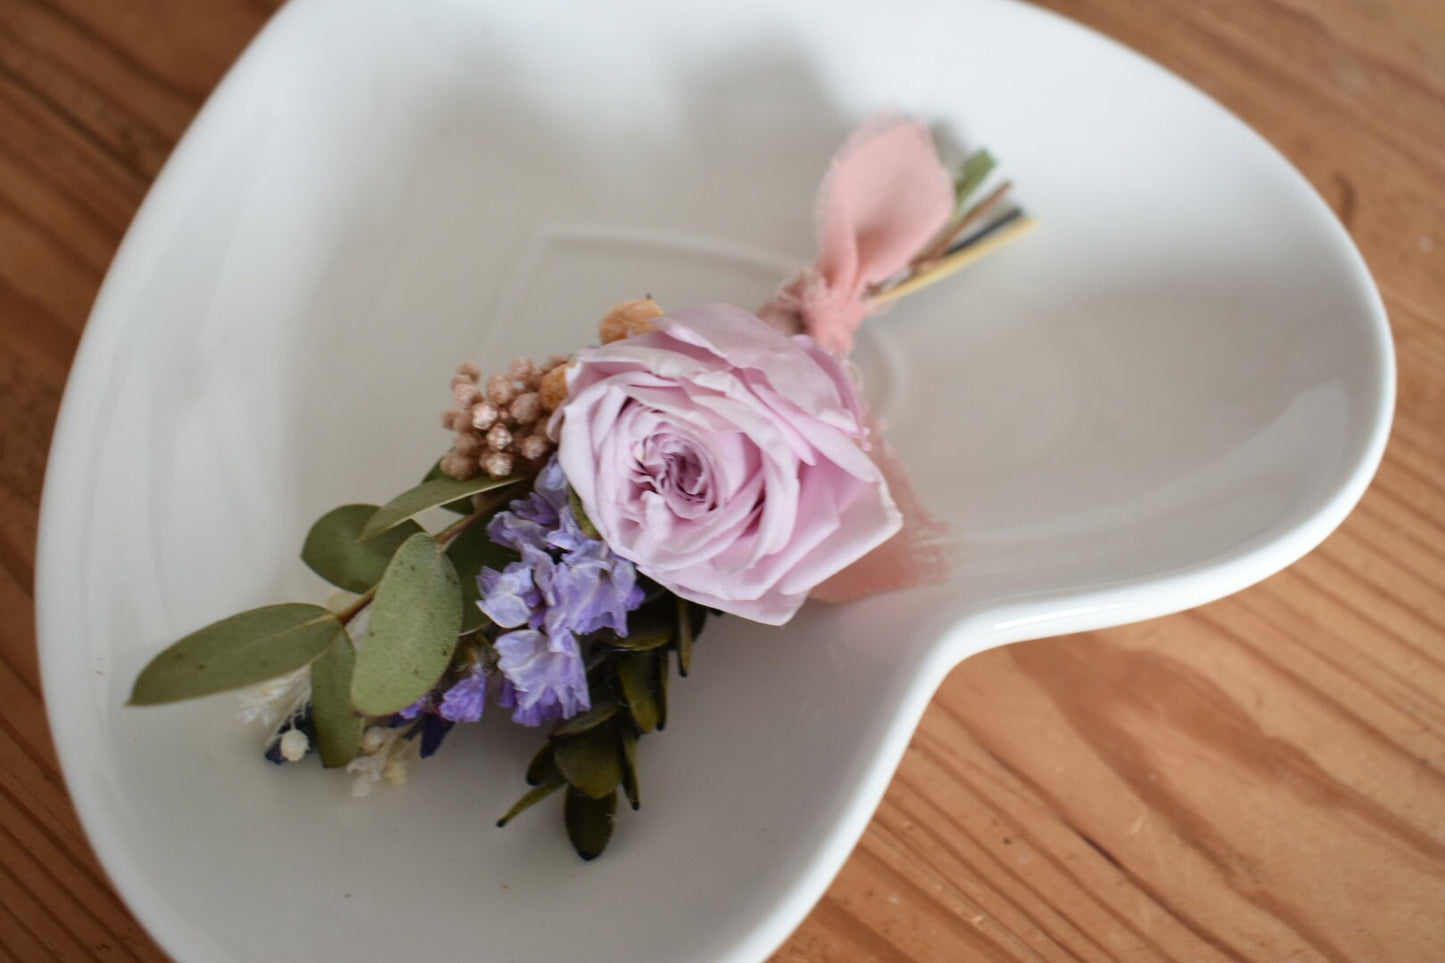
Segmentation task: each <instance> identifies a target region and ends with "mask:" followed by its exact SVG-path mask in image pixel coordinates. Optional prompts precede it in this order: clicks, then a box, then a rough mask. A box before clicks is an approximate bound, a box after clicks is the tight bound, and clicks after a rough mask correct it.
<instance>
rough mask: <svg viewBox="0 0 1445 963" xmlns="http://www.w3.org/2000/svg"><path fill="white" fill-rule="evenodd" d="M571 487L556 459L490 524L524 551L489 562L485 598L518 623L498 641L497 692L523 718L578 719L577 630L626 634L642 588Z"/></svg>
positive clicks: (581, 679) (483, 603)
mask: <svg viewBox="0 0 1445 963" xmlns="http://www.w3.org/2000/svg"><path fill="white" fill-rule="evenodd" d="M568 492H569V489H568V487H567V479H566V476H564V475H563V474H562V469H561V467H560V466H559V465H558V464H557V461H556V459H555V458H554V459H552V460H551V461H549V462H548V463H547V464H546V465H545V466H543V468H542V471H541V472H540V473H539V474H538V476H537V480H536V482H535V483H534V486H533V489H532V492H531V494H530V495H528V496H527V497H526V498H519V499H516V500H515V501H513V502H512V503H511V505H510V507H509V509H508V510H507V511H505V512H499V513H497V515H496V516H495V517H494V518H493V519H492V521H491V522H490V523H489V525H488V527H487V534H488V535H489V536H490V537H491V538H492V540H493V541H495V542H498V543H501V544H505V545H509V546H511V547H512V548H514V549H516V550H517V551H518V552H520V553H521V555H522V558H521V560H520V561H518V562H513V563H512V564H510V565H508V566H507V567H506V569H504V570H503V571H500V572H498V571H495V570H494V569H489V568H484V569H482V572H481V575H480V576H479V577H478V579H477V585H478V588H479V589H480V595H481V600H480V601H479V602H478V603H477V604H478V605H479V606H480V607H481V609H482V611H483V612H485V613H486V614H487V616H488V617H490V618H491V620H492V621H493V622H495V623H496V624H497V625H499V626H501V627H502V628H505V629H516V630H518V631H514V632H509V633H507V634H505V635H503V636H501V637H500V638H498V639H497V641H496V643H495V644H496V649H497V653H498V656H499V660H498V668H499V669H500V670H501V674H502V688H501V693H500V699H499V701H500V703H501V704H502V705H503V706H504V707H510V708H513V709H514V712H513V714H512V718H513V719H514V720H515V721H517V722H520V723H522V724H523V725H540V724H541V723H543V722H546V721H549V720H551V719H557V718H564V719H565V718H571V717H572V716H573V715H575V714H577V713H578V712H581V711H582V710H584V709H587V708H589V707H590V705H591V701H590V698H589V696H588V693H587V674H586V671H585V668H584V666H583V660H582V653H581V650H580V649H579V647H578V644H577V637H578V636H581V635H587V634H588V633H591V632H596V631H597V630H598V629H601V628H611V629H613V630H614V631H616V632H617V633H618V634H619V635H626V634H627V613H628V612H630V611H632V610H633V609H635V608H637V607H638V606H639V605H641V604H642V600H643V597H644V593H643V591H642V588H641V587H640V586H639V585H638V584H637V569H636V568H634V567H633V564H632V563H631V562H629V561H627V560H626V559H624V558H622V557H620V556H618V555H616V554H614V553H613V552H612V551H611V550H610V549H608V547H607V546H606V545H605V544H604V543H603V542H601V541H599V540H598V539H595V538H591V537H589V536H588V535H587V534H585V533H584V532H583V531H582V528H581V526H580V525H578V523H577V518H576V516H575V515H574V514H573V513H572V508H571V506H570V504H569V503H568V497H569V496H568ZM522 626H526V628H525V629H523V628H522Z"/></svg>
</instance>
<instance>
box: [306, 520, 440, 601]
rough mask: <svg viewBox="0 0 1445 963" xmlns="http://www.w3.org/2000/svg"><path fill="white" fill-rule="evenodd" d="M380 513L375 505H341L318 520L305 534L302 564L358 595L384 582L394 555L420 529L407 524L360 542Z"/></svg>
mask: <svg viewBox="0 0 1445 963" xmlns="http://www.w3.org/2000/svg"><path fill="white" fill-rule="evenodd" d="M376 512H377V507H376V506H375V505H342V506H341V507H340V508H333V509H332V510H331V511H329V512H327V513H326V514H325V515H322V516H321V517H320V518H319V519H317V520H316V524H314V525H312V526H311V531H309V532H307V533H306V544H305V545H304V546H303V547H302V549H301V561H303V562H305V563H306V564H307V565H309V566H311V570H312V571H313V572H315V573H316V574H317V575H320V576H321V577H322V578H324V579H326V581H328V582H330V583H331V584H332V585H335V586H337V587H339V588H344V589H346V590H347V591H348V592H356V593H357V594H358V595H359V594H361V593H362V592H365V591H366V590H367V589H369V588H371V587H372V586H373V585H375V584H376V583H377V582H379V581H381V576H382V574H383V573H384V572H385V571H386V565H387V563H388V562H390V561H391V557H392V555H394V554H395V553H396V550H397V549H398V548H400V547H401V543H402V542H404V541H406V540H407V539H408V538H410V537H411V536H413V535H415V534H416V533H417V532H419V531H421V526H420V525H418V524H417V523H416V522H412V521H407V522H403V523H401V524H399V525H397V526H396V527H395V528H393V529H391V530H390V531H388V532H386V533H385V534H383V535H380V536H378V537H376V538H371V539H367V540H366V541H364V542H363V541H361V530H362V529H363V528H365V527H366V523H367V522H368V521H369V520H370V519H371V517H372V516H373V515H375V514H376Z"/></svg>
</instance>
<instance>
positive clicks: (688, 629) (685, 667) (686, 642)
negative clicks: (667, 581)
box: [677, 596, 694, 679]
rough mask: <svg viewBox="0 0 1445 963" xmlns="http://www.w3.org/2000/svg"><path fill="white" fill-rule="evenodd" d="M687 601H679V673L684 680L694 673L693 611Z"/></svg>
mask: <svg viewBox="0 0 1445 963" xmlns="http://www.w3.org/2000/svg"><path fill="white" fill-rule="evenodd" d="M693 608H694V606H693V604H692V603H691V602H689V601H688V600H687V599H685V598H682V597H680V596H679V597H678V599H677V671H678V674H680V675H681V676H682V677H683V678H684V679H685V678H687V674H688V673H689V672H691V671H692V642H693V634H692V609H693Z"/></svg>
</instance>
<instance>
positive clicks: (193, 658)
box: [130, 602, 342, 706]
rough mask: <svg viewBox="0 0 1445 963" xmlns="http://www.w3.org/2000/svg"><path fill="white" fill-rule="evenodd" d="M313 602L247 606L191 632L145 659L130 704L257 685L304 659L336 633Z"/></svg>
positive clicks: (313, 655)
mask: <svg viewBox="0 0 1445 963" xmlns="http://www.w3.org/2000/svg"><path fill="white" fill-rule="evenodd" d="M341 631H342V628H341V622H340V621H338V620H337V618H336V616H335V615H333V614H332V613H331V612H328V611H327V610H326V609H324V608H322V607H321V606H319V605H305V604H302V603H300V602H287V603H283V604H281V605H268V606H265V607H264V608H259V609H251V610H250V611H249V612H242V613H240V614H239V615H233V616H231V617H230V618H227V619H222V620H221V621H219V622H213V623H211V624H210V625H208V626H206V627H205V628H203V629H200V630H198V631H196V632H192V633H191V634H190V635H188V636H186V637H185V638H183V639H181V640H180V641H179V642H177V643H175V644H174V645H172V646H171V647H170V648H168V649H166V650H165V651H164V652H162V653H161V654H160V655H157V656H156V657H155V658H154V659H151V661H150V664H148V665H147V666H146V667H145V668H144V669H143V670H142V671H141V674H140V676H139V677H137V678H136V680H135V687H134V688H133V689H132V690H131V694H130V704H131V705H136V706H148V705H159V704H160V703H163V702H177V701H179V700H181V699H194V698H196V697H197V696H204V695H211V694H212V693H215V692H225V691H227V690H229V689H242V688H245V687H246V686H251V685H259V684H260V683H262V682H265V681H266V680H267V679H274V678H276V677H277V676H283V675H285V674H286V673H288V672H295V671H296V670H297V669H300V668H302V667H303V666H306V665H308V664H310V662H311V661H312V660H313V659H315V658H316V657H317V656H318V655H320V654H321V653H322V652H323V651H325V650H326V647H327V646H328V645H330V644H331V643H332V641H333V640H334V639H335V638H336V635H337V633H338V632H341Z"/></svg>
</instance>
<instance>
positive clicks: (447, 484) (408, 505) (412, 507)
mask: <svg viewBox="0 0 1445 963" xmlns="http://www.w3.org/2000/svg"><path fill="white" fill-rule="evenodd" d="M519 481H522V478H521V477H520V476H517V475H508V476H507V477H506V478H488V477H487V476H485V475H479V476H477V477H476V478H467V479H458V478H452V477H450V476H447V475H443V476H442V477H440V478H433V479H432V480H431V481H425V482H422V483H421V484H420V485H418V486H416V487H415V488H412V489H409V490H407V491H404V492H402V493H401V494H400V495H398V496H396V497H395V498H393V499H392V500H391V501H389V502H387V503H386V504H385V505H383V506H381V508H379V509H378V510H377V512H376V514H375V515H373V516H371V519H370V521H368V522H367V523H366V527H365V528H363V529H362V530H361V537H362V538H364V539H368V538H375V537H376V536H378V535H380V534H381V533H382V532H385V531H387V530H389V529H391V528H394V527H395V526H397V525H400V524H401V523H402V522H404V521H406V520H407V519H410V518H415V517H416V516H417V515H420V514H421V513H422V512H424V511H426V510H427V509H429V508H440V507H441V506H443V505H446V504H447V503H449V502H454V501H456V500H457V499H459V498H468V497H470V496H472V495H478V494H481V493H482V492H489V491H495V490H498V489H502V488H507V487H509V486H511V485H515V484H517V483H518V482H519Z"/></svg>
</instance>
